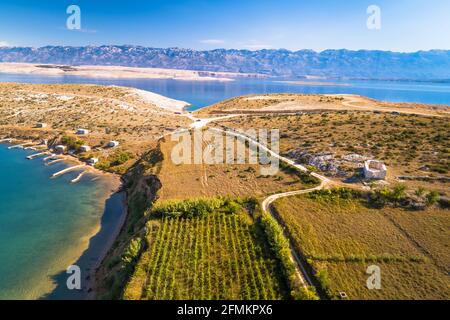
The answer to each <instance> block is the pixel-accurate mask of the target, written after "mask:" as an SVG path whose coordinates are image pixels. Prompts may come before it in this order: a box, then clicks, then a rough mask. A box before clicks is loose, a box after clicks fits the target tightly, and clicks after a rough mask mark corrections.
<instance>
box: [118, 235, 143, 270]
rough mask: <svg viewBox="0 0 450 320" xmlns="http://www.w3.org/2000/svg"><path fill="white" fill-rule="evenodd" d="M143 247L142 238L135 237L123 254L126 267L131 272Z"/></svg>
mask: <svg viewBox="0 0 450 320" xmlns="http://www.w3.org/2000/svg"><path fill="white" fill-rule="evenodd" d="M141 247H142V239H141V238H134V239H132V240H131V241H130V244H129V245H128V247H127V249H126V250H125V252H124V253H123V254H122V262H123V264H124V266H125V269H126V270H127V271H128V272H131V271H132V270H133V268H134V264H135V262H136V261H137V258H138V256H139V253H140V251H141Z"/></svg>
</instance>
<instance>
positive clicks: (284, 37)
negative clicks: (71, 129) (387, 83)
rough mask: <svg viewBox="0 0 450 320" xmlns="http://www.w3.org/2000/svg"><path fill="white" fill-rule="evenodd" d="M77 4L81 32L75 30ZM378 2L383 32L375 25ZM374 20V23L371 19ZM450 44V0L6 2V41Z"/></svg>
mask: <svg viewBox="0 0 450 320" xmlns="http://www.w3.org/2000/svg"><path fill="white" fill-rule="evenodd" d="M69 5H78V6H79V7H80V10H81V14H80V21H81V29H77V30H69V29H68V28H67V24H66V21H67V19H68V18H69V16H70V14H67V13H66V10H67V7H68V6H69ZM370 5H376V6H378V7H379V8H380V15H379V16H378V15H377V16H376V17H377V18H378V17H379V19H378V20H377V21H380V23H381V24H380V29H373V28H372V29H369V28H368V27H367V20H368V19H369V18H370V17H371V16H372V14H373V12H371V13H369V14H368V13H367V9H368V7H369V6H370ZM371 21H372V20H371ZM111 44H115V45H123V44H129V45H142V46H149V47H159V48H166V47H180V48H191V49H197V50H210V49H216V48H227V49H228V48H235V49H249V50H258V49H263V48H266V49H280V48H284V49H288V50H300V49H313V50H316V51H322V50H325V49H342V48H345V49H349V50H359V49H370V50H375V49H376V50H390V51H400V52H413V51H418V50H430V49H450V1H449V0H368V1H366V0H346V1H343V0H342V1H336V0H183V1H181V0H127V1H115V0H70V1H66V0H0V46H31V47H40V46H46V45H68V46H85V45H111Z"/></svg>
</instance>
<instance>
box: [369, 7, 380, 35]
mask: <svg viewBox="0 0 450 320" xmlns="http://www.w3.org/2000/svg"><path fill="white" fill-rule="evenodd" d="M367 14H368V15H369V17H368V18H367V22H366V25H367V29H369V30H381V8H380V7H379V6H377V5H374V4H373V5H370V6H369V7H367Z"/></svg>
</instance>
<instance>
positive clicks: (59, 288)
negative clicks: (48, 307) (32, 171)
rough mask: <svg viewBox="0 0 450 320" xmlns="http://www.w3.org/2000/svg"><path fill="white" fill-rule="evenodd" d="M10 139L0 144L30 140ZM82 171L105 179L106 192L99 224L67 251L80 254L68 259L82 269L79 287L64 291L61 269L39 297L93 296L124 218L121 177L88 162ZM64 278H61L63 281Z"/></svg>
mask: <svg viewBox="0 0 450 320" xmlns="http://www.w3.org/2000/svg"><path fill="white" fill-rule="evenodd" d="M11 139H13V141H12V142H13V143H12V144H11V143H10V142H7V141H2V142H0V144H3V145H9V146H13V145H16V144H20V143H22V144H27V143H31V141H27V140H23V139H15V138H11ZM0 140H2V139H0ZM43 150H48V149H40V150H39V151H43ZM11 151H14V150H11ZM33 151H36V150H33ZM58 157H60V158H61V159H62V160H63V161H62V162H63V163H65V165H66V166H69V165H73V164H82V163H84V162H82V161H81V160H80V159H78V158H77V157H75V156H72V155H58ZM43 165H44V164H43ZM83 170H84V171H85V172H86V173H88V174H92V175H93V176H94V178H93V180H95V179H98V177H101V178H102V179H104V180H103V183H104V185H105V192H104V196H103V197H101V199H99V207H100V208H102V210H103V212H102V213H101V214H100V215H99V216H100V219H99V221H98V223H97V224H96V225H92V226H91V227H92V230H91V231H90V232H87V233H86V234H85V235H84V236H82V237H81V238H80V239H78V240H79V241H80V243H79V244H78V245H77V246H76V248H75V247H73V248H70V249H69V250H68V252H73V251H80V254H76V256H75V255H74V256H73V257H72V258H70V260H71V261H70V264H69V265H71V264H75V265H79V266H80V268H81V270H82V282H81V284H82V289H81V290H74V291H69V290H67V288H66V286H65V279H67V276H68V275H67V273H66V272H65V271H66V270H65V269H64V270H61V272H59V273H57V274H53V275H49V276H50V277H51V279H52V281H53V282H54V283H55V284H56V287H54V288H53V289H51V291H49V292H47V293H45V294H43V295H42V296H41V297H39V299H95V291H94V290H93V288H95V287H96V283H95V279H96V278H95V273H96V270H97V268H98V267H99V266H100V264H101V263H102V261H103V260H104V258H105V257H106V255H107V253H108V252H109V250H110V249H111V248H112V245H113V244H114V242H115V240H116V238H117V237H118V235H119V233H120V231H121V230H122V227H123V224H124V222H125V220H126V217H127V211H128V210H127V208H128V206H127V197H126V192H125V191H123V190H122V187H123V185H122V181H121V176H120V175H117V174H114V173H110V172H106V171H102V170H100V169H96V168H94V167H91V166H87V165H86V166H85V168H83ZM96 177H97V178H96ZM49 178H50V177H49ZM105 199H106V200H105ZM70 255H71V254H70ZM70 255H69V256H70ZM63 279H64V281H62V280H63Z"/></svg>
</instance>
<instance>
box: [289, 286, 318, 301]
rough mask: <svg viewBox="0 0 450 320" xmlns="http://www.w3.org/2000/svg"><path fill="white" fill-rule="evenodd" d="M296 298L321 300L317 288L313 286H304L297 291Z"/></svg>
mask: <svg viewBox="0 0 450 320" xmlns="http://www.w3.org/2000/svg"><path fill="white" fill-rule="evenodd" d="M294 299H296V300H319V297H318V296H317V292H316V288H314V287H312V286H308V287H302V288H300V289H298V290H297V291H296V292H295V296H294Z"/></svg>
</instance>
